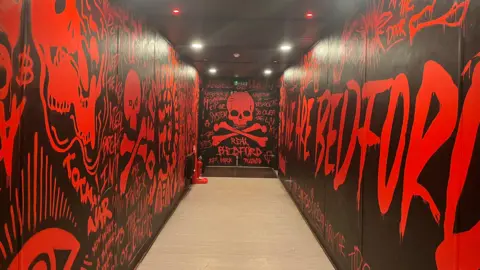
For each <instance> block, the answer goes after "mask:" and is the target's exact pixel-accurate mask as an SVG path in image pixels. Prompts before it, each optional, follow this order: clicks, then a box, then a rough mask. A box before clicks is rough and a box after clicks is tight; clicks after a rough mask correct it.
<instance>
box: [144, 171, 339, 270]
mask: <svg viewBox="0 0 480 270" xmlns="http://www.w3.org/2000/svg"><path fill="white" fill-rule="evenodd" d="M209 180H210V182H209V183H208V184H207V185H197V186H194V187H193V188H192V190H191V192H190V193H189V194H188V195H187V196H186V197H185V199H184V200H183V201H182V202H181V203H180V205H179V207H178V208H177V210H176V211H175V213H174V214H173V216H172V217H171V219H170V220H169V221H168V223H167V224H166V225H165V227H164V229H163V230H162V231H161V232H160V235H159V236H158V238H157V240H156V241H155V243H154V244H153V246H152V248H151V249H150V251H149V252H148V254H147V255H146V257H145V258H144V260H143V262H142V263H141V264H140V266H139V268H138V269H140V270H150V269H162V270H163V269H165V270H184V269H185V270H197V269H198V270H200V269H202V270H207V269H208V270H212V269H218V270H247V269H252V270H264V269H272V270H273V269H274V270H282V269H284V270H309V269H312V270H324V269H325V270H329V269H334V268H333V267H332V265H331V264H330V262H329V260H328V259H327V257H326V256H325V254H324V252H323V250H322V248H321V247H320V246H319V244H318V243H317V241H316V240H315V238H314V236H313V234H312V233H311V231H310V230H309V228H308V226H307V224H306V223H305V221H304V220H303V218H302V216H301V215H300V213H299V212H298V210H297V208H296V207H295V205H294V203H293V202H292V200H291V199H290V197H289V195H288V194H287V192H286V191H285V189H284V188H283V186H282V184H281V183H280V181H279V180H277V179H255V178H249V179H247V178H233V179H227V178H209Z"/></svg>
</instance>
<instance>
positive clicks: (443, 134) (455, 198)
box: [297, 61, 480, 269]
mask: <svg viewBox="0 0 480 270" xmlns="http://www.w3.org/2000/svg"><path fill="white" fill-rule="evenodd" d="M423 71H424V73H423V79H422V85H421V87H420V89H419V90H418V93H417V96H416V101H415V107H414V108H415V113H414V115H413V121H412V122H413V126H412V130H411V134H410V136H409V142H407V128H408V127H407V126H408V123H409V118H410V115H411V114H410V89H409V84H408V79H407V77H406V76H405V74H400V75H398V76H397V77H396V78H395V79H388V80H382V81H371V82H366V83H365V84H364V86H363V87H362V89H361V93H362V99H363V100H365V102H366V111H365V118H364V120H363V123H361V126H360V127H359V119H360V118H359V116H360V112H359V111H358V108H359V106H358V105H359V99H358V98H357V102H356V105H357V111H356V113H355V122H354V126H353V132H352V139H353V138H355V137H357V138H358V142H359V145H360V171H359V180H358V192H357V199H358V204H357V205H358V207H360V199H361V192H360V191H361V187H362V185H361V183H362V180H363V171H364V168H365V164H366V160H367V159H366V156H367V153H368V150H369V148H371V147H372V146H375V145H380V159H379V170H378V205H379V208H380V212H381V213H382V214H386V213H387V212H388V211H389V209H390V205H391V202H392V199H393V196H394V193H395V190H396V188H397V183H398V180H399V176H400V173H401V172H400V168H401V164H402V160H404V159H403V157H404V156H406V160H405V169H404V181H403V196H402V206H401V219H400V225H399V231H400V236H401V238H403V237H404V236H405V232H406V228H407V221H408V216H409V209H410V205H411V202H412V200H413V199H414V198H421V199H422V200H423V201H424V202H425V203H426V204H427V206H428V207H429V209H430V212H431V214H432V217H433V219H434V220H435V222H437V223H440V220H441V217H442V214H441V212H440V210H439V208H438V206H437V202H435V200H434V199H433V198H432V196H431V195H430V192H429V191H428V190H427V188H426V187H425V186H424V185H423V184H421V183H419V181H418V178H419V176H420V174H421V172H422V171H423V169H424V168H425V166H426V165H427V163H428V162H429V161H430V160H431V159H432V157H433V156H434V155H435V153H436V152H437V151H438V150H439V149H440V147H442V145H444V144H445V143H446V141H447V140H449V139H450V138H451V137H452V135H453V132H454V131H455V127H456V126H457V123H460V126H459V129H458V133H457V137H456V142H455V147H454V152H453V154H452V162H451V169H450V178H449V180H448V188H447V205H446V210H445V213H444V216H445V221H444V230H445V240H444V242H443V243H442V244H441V245H440V246H439V248H438V251H437V264H438V265H439V269H450V268H449V267H451V265H453V261H454V260H455V259H454V257H452V256H453V255H450V254H454V252H453V250H454V249H455V248H459V249H462V250H464V251H463V253H462V260H461V261H460V262H459V264H460V265H462V266H464V267H465V269H476V268H478V266H479V265H478V263H477V261H476V258H475V255H474V254H476V252H478V251H479V249H480V245H476V244H474V240H471V239H479V237H480V235H479V231H480V230H479V229H478V227H480V226H479V225H478V224H477V225H476V226H474V227H473V228H472V229H471V230H469V231H465V232H459V233H455V232H454V223H455V220H456V218H455V217H456V211H457V205H458V202H459V200H460V196H461V193H462V190H463V188H464V184H465V181H466V176H467V172H468V168H469V167H470V161H471V159H472V152H473V148H474V143H475V141H476V135H477V132H478V126H479V124H480V121H479V118H478V117H476V114H475V113H473V111H474V110H475V105H474V104H476V102H478V100H479V97H480V95H477V93H478V92H479V91H477V88H478V89H480V87H478V85H477V84H478V83H479V82H480V75H479V74H480V71H479V70H478V66H477V67H476V68H475V69H474V71H473V75H472V85H471V88H470V90H469V92H468V94H467V96H466V97H465V101H464V107H463V110H462V116H461V118H460V120H458V113H457V112H458V106H459V91H458V87H457V86H456V85H455V83H454V81H453V79H452V77H451V76H450V75H449V74H448V72H447V71H446V70H445V69H444V68H443V67H442V66H441V65H439V64H438V63H436V62H434V61H429V62H427V63H426V64H425V66H424V69H423ZM359 90H360V86H359V85H358V83H357V82H355V81H350V82H349V83H348V86H347V91H346V92H345V93H344V94H343V95H344V96H343V98H345V94H346V93H348V92H349V91H353V92H355V93H360V91H359ZM384 92H388V93H389V94H390V97H389V103H388V112H387V115H386V117H385V122H384V124H383V125H382V126H383V128H382V132H381V135H377V134H376V133H375V132H374V131H373V130H372V129H371V123H372V115H373V110H374V106H375V104H376V97H378V96H379V95H380V94H382V93H384ZM339 97H340V96H339ZM434 97H435V98H436V100H437V102H438V104H439V108H438V113H437V114H436V115H435V116H434V117H433V119H432V120H431V121H432V122H431V123H430V124H429V125H428V128H426V126H427V114H428V113H429V110H430V107H431V102H432V99H433V98H434ZM400 98H402V99H403V102H402V104H403V108H402V109H401V111H402V112H403V115H402V118H401V119H402V121H401V123H402V125H401V126H402V128H401V131H400V139H399V141H398V145H397V149H396V152H395V153H394V159H393V166H392V167H391V169H390V173H389V174H387V169H386V166H387V159H388V156H389V150H390V141H391V136H392V125H393V120H394V116H395V113H396V111H397V110H398V109H399V108H398V107H399V99H400ZM304 99H305V98H304ZM334 99H335V98H334V97H333V95H331V94H330V92H329V91H328V90H326V91H325V92H324V93H323V95H322V96H321V97H320V98H318V100H317V102H318V104H319V106H318V116H317V121H318V123H317V135H316V136H317V150H316V155H315V156H316V162H317V173H318V172H319V169H320V167H321V165H324V168H325V175H328V174H330V173H331V172H333V171H335V172H336V173H335V180H334V188H335V189H336V190H337V189H339V188H340V187H341V186H342V185H343V184H344V183H345V179H346V178H345V177H346V175H347V173H348V168H349V167H350V165H349V162H350V161H351V160H350V161H349V159H351V157H350V156H351V153H352V152H354V151H355V148H356V143H352V142H351V143H350V144H349V150H348V151H347V155H346V158H345V159H344V165H343V167H341V168H340V169H339V167H340V165H339V164H340V162H338V160H339V157H338V156H337V164H330V166H333V167H331V168H328V165H329V164H328V155H327V154H326V153H325V152H326V151H327V149H328V146H327V145H328V144H327V140H326V139H325V137H324V136H325V134H326V136H327V137H329V136H335V138H336V139H332V141H333V142H335V141H337V144H338V141H340V138H343V136H342V135H341V134H338V133H336V132H333V131H332V129H331V128H329V129H328V130H327V129H326V127H327V123H332V122H333V121H334V119H333V118H332V117H330V118H329V117H328V116H329V115H330V116H332V115H334V114H335V108H336V106H332V105H331V104H332V103H335V102H336V103H337V104H338V99H337V101H335V100H334ZM347 101H348V98H345V99H344V102H343V108H342V110H341V111H342V115H341V118H340V123H341V124H340V126H341V127H342V126H343V125H344V124H343V123H344V121H345V113H344V111H345V110H346V108H345V107H346V106H348V102H347ZM324 103H326V104H327V106H324ZM300 114H303V112H297V115H300ZM332 134H333V135H332ZM307 139H308V138H307ZM297 149H298V150H300V149H301V145H297ZM405 152H406V153H405ZM340 153H341V151H340V150H338V155H340ZM349 153H350V154H349ZM303 157H304V159H306V158H305V157H308V155H304V156H303ZM479 224H480V223H479ZM467 239H468V240H467Z"/></svg>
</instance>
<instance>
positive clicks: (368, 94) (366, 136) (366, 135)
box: [357, 79, 392, 209]
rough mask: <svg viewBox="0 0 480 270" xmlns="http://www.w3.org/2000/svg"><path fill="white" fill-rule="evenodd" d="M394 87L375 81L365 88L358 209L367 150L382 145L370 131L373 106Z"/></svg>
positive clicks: (390, 83)
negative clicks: (365, 105) (365, 103)
mask: <svg viewBox="0 0 480 270" xmlns="http://www.w3.org/2000/svg"><path fill="white" fill-rule="evenodd" d="M391 85H392V80H391V79H389V80H384V81H373V82H367V83H365V85H364V86H363V91H362V92H363V97H362V98H363V99H367V100H368V104H367V111H366V114H365V122H364V124H363V127H362V128H360V129H359V130H358V135H359V136H358V141H359V143H360V148H361V152H360V172H359V176H358V188H357V209H360V194H361V189H362V180H363V170H364V168H365V161H366V158H367V150H368V148H369V147H372V146H374V145H377V144H379V143H380V138H379V137H378V136H377V134H375V133H373V131H372V130H370V124H371V122H372V114H373V106H374V105H375V97H376V96H377V95H378V94H380V93H382V92H384V91H385V90H387V89H389V88H390V86H391Z"/></svg>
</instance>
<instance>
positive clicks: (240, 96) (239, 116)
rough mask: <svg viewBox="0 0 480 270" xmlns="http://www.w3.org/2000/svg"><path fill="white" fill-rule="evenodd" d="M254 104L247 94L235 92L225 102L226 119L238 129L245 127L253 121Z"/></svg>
mask: <svg viewBox="0 0 480 270" xmlns="http://www.w3.org/2000/svg"><path fill="white" fill-rule="evenodd" d="M254 108H255V102H254V101H253V98H252V97H251V96H250V94H249V93H247V92H236V93H233V94H232V95H230V97H229V98H228V100H227V109H228V119H230V120H231V121H232V122H233V123H234V124H235V126H237V127H239V128H243V127H246V126H247V124H248V123H249V122H251V121H252V120H253V110H254Z"/></svg>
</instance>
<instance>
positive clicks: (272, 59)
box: [116, 0, 331, 77]
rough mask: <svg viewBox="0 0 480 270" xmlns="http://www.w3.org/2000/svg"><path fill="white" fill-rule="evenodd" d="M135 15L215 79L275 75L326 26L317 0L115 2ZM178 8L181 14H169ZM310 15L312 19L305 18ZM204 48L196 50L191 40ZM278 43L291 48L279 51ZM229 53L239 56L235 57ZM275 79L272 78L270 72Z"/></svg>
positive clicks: (290, 62)
mask: <svg viewBox="0 0 480 270" xmlns="http://www.w3.org/2000/svg"><path fill="white" fill-rule="evenodd" d="M116 2H122V3H121V4H122V5H124V6H126V7H127V8H128V9H129V10H131V11H133V12H135V13H137V14H140V15H141V16H142V17H144V18H145V19H146V20H147V23H148V25H149V26H150V27H153V28H156V29H157V30H158V31H160V33H163V34H164V35H165V36H166V37H167V38H168V39H169V40H170V41H171V42H172V43H173V45H174V46H175V48H176V50H177V51H178V52H179V53H180V55H181V56H182V58H184V59H186V60H187V61H188V62H191V63H193V64H194V65H195V66H196V67H197V69H198V70H199V72H200V73H201V74H202V75H203V74H205V73H206V72H207V71H208V69H209V68H210V67H215V68H217V70H218V74H217V75H216V76H219V77H220V76H221V77H230V76H234V75H238V76H240V77H258V76H262V72H263V70H264V69H265V68H271V69H272V70H273V71H274V72H275V73H276V74H280V73H281V72H282V71H283V70H285V69H286V68H287V67H288V66H289V65H292V64H294V63H296V62H297V61H298V60H299V59H300V58H301V56H302V54H303V53H304V52H306V51H307V49H308V48H310V47H311V46H312V45H313V44H314V43H315V41H316V40H318V39H319V33H320V31H321V30H322V28H323V26H324V25H325V22H324V18H325V17H326V15H328V14H326V13H327V12H326V10H328V8H327V7H326V4H325V3H328V2H331V1H322V0H117V1H116ZM174 8H179V9H180V10H181V14H180V16H173V15H172V10H173V9H174ZM307 11H312V12H313V13H314V14H315V17H314V18H313V19H311V20H307V19H305V17H304V16H305V13H306V12H307ZM197 39H198V40H201V41H202V42H203V44H204V48H203V50H202V51H199V52H196V51H194V50H192V49H191V47H190V44H191V43H192V41H194V40H197ZM282 42H289V43H291V44H292V45H293V50H292V51H291V52H290V53H288V54H284V53H281V52H280V51H279V45H280V44H281V43H282ZM234 53H239V54H240V57H239V58H235V57H234V56H233V54H234ZM274 75H275V74H274Z"/></svg>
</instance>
